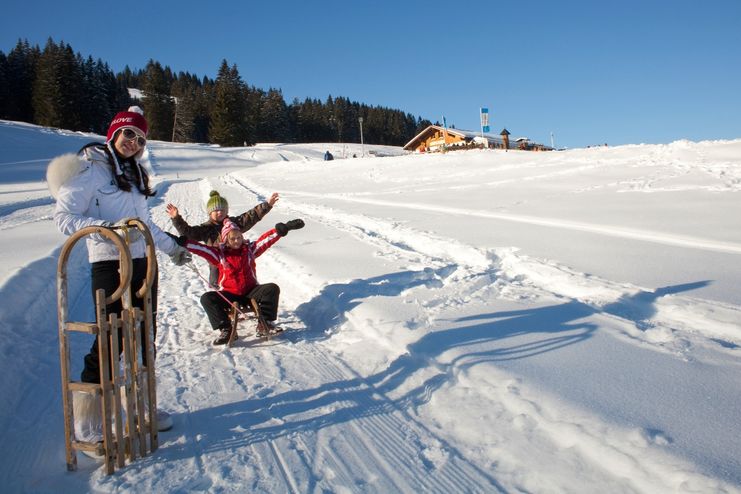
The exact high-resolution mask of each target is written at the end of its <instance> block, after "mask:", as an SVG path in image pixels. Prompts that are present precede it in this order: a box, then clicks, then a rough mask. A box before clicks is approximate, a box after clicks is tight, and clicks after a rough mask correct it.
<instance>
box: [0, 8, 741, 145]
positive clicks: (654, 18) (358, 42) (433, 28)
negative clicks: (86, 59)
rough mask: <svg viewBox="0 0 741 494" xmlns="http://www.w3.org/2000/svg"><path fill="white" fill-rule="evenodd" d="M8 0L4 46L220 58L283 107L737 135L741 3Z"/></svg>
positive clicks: (140, 58) (530, 133) (128, 61)
mask: <svg viewBox="0 0 741 494" xmlns="http://www.w3.org/2000/svg"><path fill="white" fill-rule="evenodd" d="M150 3H151V5H147V4H146V3H141V2H139V3H137V2H93V1H64V2H60V1H59V0H56V1H53V2H52V1H32V0H31V1H29V0H26V1H17V0H5V2H4V5H3V8H2V16H0V50H2V51H3V52H5V53H6V54H7V53H8V52H9V51H10V50H11V49H12V48H13V47H14V46H15V44H16V42H17V41H18V39H19V38H23V39H28V41H29V42H30V43H32V44H38V45H39V46H41V47H43V45H44V44H45V42H46V40H47V38H48V37H52V38H53V39H54V40H55V41H57V42H59V41H65V42H66V43H69V44H70V45H71V46H72V48H73V49H74V50H75V51H77V52H80V53H81V54H82V55H84V56H88V55H92V56H93V57H94V58H96V59H97V58H101V59H102V60H104V61H106V62H108V63H109V64H110V66H111V68H112V69H113V70H114V71H119V70H121V69H122V68H123V67H124V66H126V65H129V66H130V67H131V68H134V69H136V68H143V67H144V66H145V65H146V63H147V61H148V60H149V59H150V58H152V59H155V60H157V61H159V62H160V63H162V64H163V65H168V66H170V67H171V68H172V69H173V70H175V71H181V70H182V71H188V72H191V73H194V74H196V75H198V76H209V77H215V76H216V72H217V70H218V68H219V65H220V63H221V60H222V59H226V60H227V61H228V62H229V63H230V64H236V65H237V67H238V68H239V72H240V74H241V76H242V78H243V80H244V81H245V82H247V83H249V84H251V85H254V86H257V87H260V88H263V89H267V88H270V87H276V88H280V89H282V91H283V94H284V97H285V99H286V101H287V102H290V101H291V100H292V99H293V98H299V99H304V98H305V97H312V98H319V99H322V100H324V99H326V97H327V96H328V95H330V94H331V95H332V96H346V97H348V98H350V99H351V100H355V101H360V102H364V103H367V104H370V105H380V106H386V107H392V108H398V109H401V110H404V111H406V112H408V113H411V114H413V115H415V116H421V117H423V118H428V119H430V120H432V121H435V120H441V119H442V116H443V115H444V116H445V117H446V120H447V122H448V125H455V126H456V127H458V128H461V129H468V130H477V129H478V128H479V108H480V107H482V106H484V107H488V108H489V112H490V124H491V126H492V130H493V131H495V132H496V133H498V132H499V131H500V130H501V129H502V128H503V127H506V128H507V129H509V130H510V132H511V133H512V134H513V135H514V136H517V137H519V136H527V137H530V138H531V139H533V140H536V141H539V142H544V143H546V144H550V139H551V137H550V136H551V132H552V133H553V135H554V139H555V144H556V146H559V147H561V146H565V147H581V146H587V145H594V144H603V143H607V144H610V145H617V144H630V143H641V142H645V143H665V142H671V141H674V140H677V139H690V140H705V139H731V138H740V137H741V1H739V0H708V1H706V2H701V3H698V2H696V1H694V2H690V1H686V0H622V1H611V0H605V1H596V0H595V1H591V0H590V1H586V0H584V1H582V0H574V1H568V0H566V1H553V0H550V1H547V0H532V1H527V0H524V1H520V2H496V1H481V2H472V1H457V2H455V1H447V2H442V1H438V0H427V1H418V0H400V1H396V2H391V1H387V0H374V1H354V0H344V1H335V0H314V1H310V2H309V1H280V0H273V1H271V2H267V1H265V2H252V1H232V2H211V3H209V2H192V1H188V0H180V1H170V0H165V1H155V2H150Z"/></svg>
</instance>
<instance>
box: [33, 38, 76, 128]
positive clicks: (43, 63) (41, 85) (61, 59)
mask: <svg viewBox="0 0 741 494" xmlns="http://www.w3.org/2000/svg"><path fill="white" fill-rule="evenodd" d="M81 83H82V71H81V69H80V67H79V59H78V58H77V57H76V56H75V54H74V52H73V51H72V47H71V46H69V45H65V44H64V43H60V44H59V45H56V44H54V41H53V40H52V39H51V38H49V40H48V41H47V43H46V46H45V47H44V51H43V52H42V53H41V56H40V57H39V60H38V64H37V69H36V77H35V80H34V84H33V96H32V102H33V111H34V123H37V124H39V125H46V126H50V127H60V128H63V129H71V130H86V129H84V127H83V125H82V122H83V119H82V114H81V111H82V108H81V107H82V101H83V94H82V91H81V86H82V84H81Z"/></svg>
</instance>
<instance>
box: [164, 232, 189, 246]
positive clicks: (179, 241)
mask: <svg viewBox="0 0 741 494" xmlns="http://www.w3.org/2000/svg"><path fill="white" fill-rule="evenodd" d="M165 233H166V234H167V235H168V236H169V237H170V238H171V239H173V240H174V241H175V243H176V244H178V245H179V246H180V247H185V244H186V243H188V238H187V237H186V236H185V235H181V236H179V237H178V236H176V235H173V234H172V233H170V232H165Z"/></svg>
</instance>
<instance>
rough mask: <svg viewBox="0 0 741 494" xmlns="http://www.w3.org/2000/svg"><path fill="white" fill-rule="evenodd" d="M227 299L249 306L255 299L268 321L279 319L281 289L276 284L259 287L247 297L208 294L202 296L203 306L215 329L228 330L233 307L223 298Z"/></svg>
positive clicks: (216, 293) (226, 293)
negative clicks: (250, 301) (252, 299)
mask: <svg viewBox="0 0 741 494" xmlns="http://www.w3.org/2000/svg"><path fill="white" fill-rule="evenodd" d="M220 294H221V295H223V296H224V298H227V299H228V300H229V302H238V303H239V304H241V305H247V304H249V299H251V298H254V299H255V301H256V302H257V306H258V307H259V308H260V314H262V316H263V317H264V318H265V319H267V320H268V321H275V320H276V319H277V318H278V299H279V298H280V287H279V286H278V285H276V284H275V283H266V284H264V285H257V286H256V287H255V288H253V289H252V290H251V291H250V292H249V293H248V294H247V295H235V294H233V293H229V292H224V291H221V292H206V293H204V294H203V295H201V305H202V306H203V309H204V310H205V311H206V315H207V316H208V321H209V322H210V323H211V327H212V328H213V329H224V328H228V327H229V325H230V324H231V323H230V322H229V311H230V310H231V306H230V305H229V303H228V302H227V301H226V300H224V298H222V297H221V295H220Z"/></svg>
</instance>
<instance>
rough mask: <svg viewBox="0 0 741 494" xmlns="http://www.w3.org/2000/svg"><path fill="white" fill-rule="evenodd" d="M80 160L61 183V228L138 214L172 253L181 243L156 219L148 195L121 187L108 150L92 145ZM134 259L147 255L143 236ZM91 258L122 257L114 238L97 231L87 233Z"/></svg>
mask: <svg viewBox="0 0 741 494" xmlns="http://www.w3.org/2000/svg"><path fill="white" fill-rule="evenodd" d="M77 159H78V160H79V163H78V164H79V172H78V173H77V174H75V175H73V176H72V177H70V178H68V179H65V181H64V183H63V184H61V185H60V186H59V190H58V193H57V206H56V209H55V210H54V222H55V223H56V225H57V228H59V231H61V232H62V233H64V234H65V235H71V234H73V233H75V232H76V231H78V230H80V229H81V228H85V227H87V226H101V225H106V224H115V223H116V222H117V221H120V220H122V219H125V218H138V219H139V220H141V221H142V222H144V223H145V224H146V225H147V226H148V227H149V229H150V231H151V233H152V237H153V238H154V243H155V245H156V247H157V248H158V249H160V250H161V251H163V252H165V253H166V254H172V253H174V252H175V250H176V249H177V244H176V243H175V242H174V241H173V240H172V239H171V238H170V237H169V236H167V235H166V234H165V233H164V232H163V231H162V230H161V229H160V228H159V227H158V226H157V225H155V224H154V223H153V222H152V219H151V218H150V216H149V208H148V207H147V198H146V197H145V196H144V194H142V193H141V192H139V190H138V189H137V188H136V186H132V188H131V192H126V191H123V190H121V189H119V188H118V185H116V180H115V177H114V176H113V171H112V169H111V165H110V163H109V162H108V156H107V155H106V153H105V152H104V151H103V150H102V149H100V148H98V147H88V148H86V149H85V150H84V152H83V154H82V156H79V157H78V158H77ZM129 248H130V249H131V257H132V258H133V259H137V258H141V257H145V248H146V244H145V242H144V239H143V238H141V237H140V238H139V239H138V240H137V241H136V242H134V243H133V244H131V245H130V246H129ZM87 250H88V259H89V260H90V262H91V263H92V262H98V261H113V260H118V258H119V253H118V249H117V248H116V246H115V245H114V244H113V242H110V241H106V240H105V239H103V238H99V237H98V236H97V235H95V236H88V237H87Z"/></svg>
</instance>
